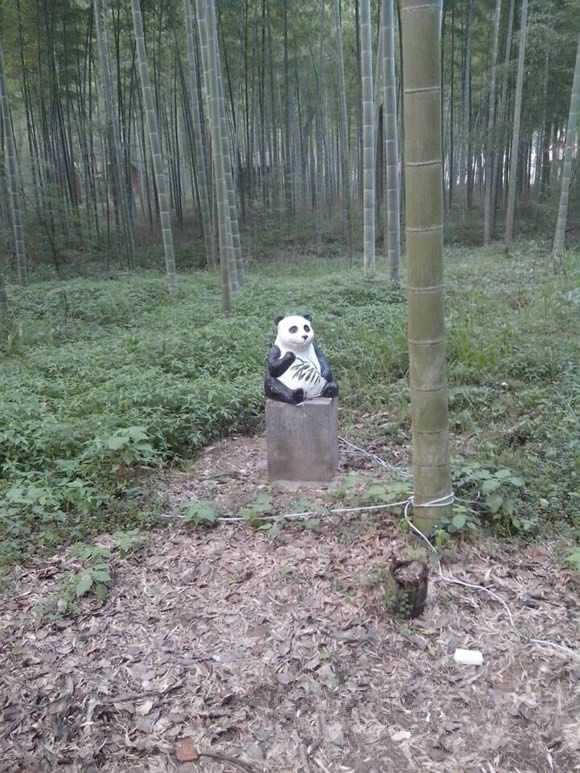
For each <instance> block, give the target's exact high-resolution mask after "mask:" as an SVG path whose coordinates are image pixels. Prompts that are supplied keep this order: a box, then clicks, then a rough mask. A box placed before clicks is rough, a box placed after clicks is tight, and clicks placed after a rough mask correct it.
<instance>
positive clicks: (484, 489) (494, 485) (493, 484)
mask: <svg viewBox="0 0 580 773" xmlns="http://www.w3.org/2000/svg"><path fill="white" fill-rule="evenodd" d="M500 486H501V482H500V481H499V480H496V479H495V478H488V480H484V481H483V483H482V484H481V493H482V494H491V492H492V491H495V490H496V489H498V488H499V487H500Z"/></svg>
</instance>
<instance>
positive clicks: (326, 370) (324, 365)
mask: <svg viewBox="0 0 580 773" xmlns="http://www.w3.org/2000/svg"><path fill="white" fill-rule="evenodd" d="M314 351H315V352H316V356H317V357H318V362H319V363H320V375H321V376H322V378H324V379H326V381H332V373H331V372H330V365H329V364H328V360H327V359H326V357H325V356H324V354H322V352H321V351H320V349H319V348H318V347H317V346H316V345H315V346H314Z"/></svg>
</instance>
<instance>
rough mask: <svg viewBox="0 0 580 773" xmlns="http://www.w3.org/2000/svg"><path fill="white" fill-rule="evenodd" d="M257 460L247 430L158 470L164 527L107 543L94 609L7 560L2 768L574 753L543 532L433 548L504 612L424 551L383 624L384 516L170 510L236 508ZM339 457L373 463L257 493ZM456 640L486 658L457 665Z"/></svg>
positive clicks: (257, 471)
mask: <svg viewBox="0 0 580 773" xmlns="http://www.w3.org/2000/svg"><path fill="white" fill-rule="evenodd" d="M377 450H378V451H380V452H381V453H382V455H383V456H384V457H385V458H389V459H391V460H392V461H393V463H394V464H404V463H406V461H407V460H406V459H404V458H403V457H402V456H401V451H400V449H396V448H390V449H385V448H384V447H383V448H382V449H377ZM398 455H399V456H398ZM265 459H266V449H265V441H264V438H263V437H260V436H258V437H253V438H245V437H234V438H231V439H229V440H228V441H224V442H223V443H220V444H217V445H215V446H213V447H210V448H208V449H206V450H205V452H204V453H203V454H202V455H201V456H200V458H199V459H198V460H197V462H196V464H195V466H194V468H193V470H192V471H191V472H190V473H189V474H187V475H185V474H180V475H178V476H174V477H172V478H171V479H167V480H166V481H165V484H164V487H163V491H162V492H161V493H162V496H163V497H164V500H165V505H166V506H165V515H166V516H168V517H167V518H166V526H165V527H164V528H162V529H159V530H157V531H154V532H152V533H150V534H149V535H148V536H147V540H146V544H145V546H144V548H143V549H142V550H141V551H140V552H139V553H138V554H137V555H135V556H133V557H128V558H125V559H120V558H119V559H117V560H116V561H115V566H114V569H115V572H114V573H115V578H114V585H113V587H112V589H111V592H110V595H109V598H108V600H107V601H106V603H105V604H104V605H103V606H101V605H100V604H99V603H98V602H97V601H96V600H95V599H92V600H91V599H88V598H87V599H83V600H82V603H81V605H80V613H79V614H78V615H77V616H76V617H73V618H66V617H62V618H56V619H54V620H52V621H51V622H46V620H43V619H41V618H40V617H39V614H38V609H39V605H41V604H42V602H43V601H44V600H45V599H47V598H49V597H50V596H51V595H53V594H55V593H57V592H58V589H59V587H60V586H61V584H62V580H63V577H64V576H65V574H66V572H67V571H68V570H69V569H70V567H68V566H67V562H68V561H69V559H68V558H67V557H66V554H63V555H60V556H55V557H54V558H52V559H50V560H43V561H39V562H37V563H35V564H34V565H32V566H27V567H23V568H21V570H20V571H19V572H17V573H16V574H15V576H14V577H13V578H12V581H11V583H10V584H9V586H8V587H7V588H5V589H4V590H3V593H2V597H1V599H0V647H1V654H2V660H1V663H0V722H1V724H0V770H1V771H2V772H3V773H12V771H52V770H56V769H58V770H62V771H79V772H80V771H83V772H84V773H93V772H94V771H100V770H103V771H111V773H117V772H119V773H120V772H121V771H122V772H123V773H129V772H133V771H135V772H136V771H151V772H152V773H153V772H155V773H156V772H157V771H159V772H160V773H161V772H162V771H163V772H165V771H180V772H181V773H186V772H187V771H208V772H210V773H211V772H213V771H215V772H216V773H217V771H238V770H245V771H255V772H256V771H323V773H329V772H332V773H338V772H339V771H344V772H345V773H348V771H361V772H363V771H364V772H365V773H373V771H377V772H378V771H437V772H441V771H450V772H451V771H457V773H459V772H461V773H470V772H471V771H473V772H474V773H475V772H476V771H477V772H479V771H481V772H482V773H483V772H485V773H495V772H496V771H497V773H500V771H501V773H507V772H509V771H513V772H514V773H516V772H518V773H542V772H543V771H558V772H561V773H570V772H571V771H574V770H580V764H579V759H580V755H579V752H580V723H579V722H578V716H579V712H578V709H579V702H578V666H579V660H578V657H577V655H575V654H574V652H573V650H576V652H578V649H577V642H578V629H577V625H578V598H577V594H576V590H577V588H576V587H575V584H574V579H573V577H572V576H571V575H570V574H568V573H567V572H566V571H565V570H563V569H562V568H560V567H559V566H558V565H557V563H556V562H555V561H554V560H553V557H552V555H551V553H550V549H549V547H545V546H541V545H535V546H530V547H527V548H524V549H522V548H518V549H516V548H515V547H511V546H506V545H499V544H498V543H497V542H493V541H489V542H486V541H484V542H480V543H479V544H478V545H477V546H467V545H462V546H460V547H459V548H458V552H457V555H456V557H455V559H454V560H453V561H451V562H449V561H448V562H446V564H445V571H446V572H450V573H452V574H453V576H455V577H457V578H459V579H463V580H465V581H468V582H472V583H477V584H481V585H484V586H486V587H489V588H492V589H493V590H494V592H495V593H497V594H499V595H500V596H501V597H502V598H503V599H504V600H505V602H506V603H507V604H508V605H509V608H510V610H511V612H512V615H513V618H514V623H515V629H514V628H512V627H511V625H510V623H509V620H508V618H507V615H506V612H505V609H503V608H502V606H501V604H498V603H497V602H496V601H494V600H493V599H492V598H490V597H489V596H488V595H487V594H486V593H478V592H477V591H472V590H468V589H465V588H461V587H459V586H453V585H449V584H447V583H445V582H444V581H443V580H442V579H441V578H440V577H439V575H438V574H437V572H435V571H434V570H433V569H432V570H431V571H430V585H429V595H428V601H427V606H426V608H425V612H424V614H423V615H422V617H421V618H420V619H417V620H414V621H409V622H405V621H400V620H394V619H392V618H391V617H390V616H389V615H388V614H387V613H386V611H385V606H384V592H383V590H382V587H381V585H380V584H376V583H373V582H372V581H370V578H372V577H373V573H374V574H375V576H376V573H377V572H380V570H381V569H382V568H384V566H385V565H386V563H387V562H388V560H389V559H390V558H391V557H393V556H396V555H397V553H398V552H399V551H400V549H401V546H402V545H404V544H405V539H407V538H406V537H405V535H404V534H403V533H402V531H401V529H400V528H399V524H400V514H398V513H396V512H395V513H393V512H389V511H385V512H384V513H379V514H378V515H377V514H373V515H372V516H370V517H369V516H368V515H364V514H363V515H361V514H354V515H351V516H348V517H344V516H341V517H337V516H325V517H324V518H322V519H321V526H320V529H319V530H318V531H314V530H312V529H309V528H305V527H304V525H303V524H301V523H299V522H289V523H287V524H285V525H284V527H283V529H282V530H281V532H280V534H279V535H278V536H276V537H273V536H272V535H269V534H267V533H265V532H264V531H259V530H256V529H253V528H251V527H250V526H248V525H247V524H245V523H231V524H230V523H226V524H220V525H219V526H218V527H217V528H214V529H207V530H206V529H196V528H193V527H192V526H188V525H185V524H184V523H183V522H182V521H181V520H180V519H179V518H178V517H173V515H176V514H179V513H180V512H182V511H183V506H184V505H187V503H191V502H193V501H196V500H203V499H207V498H211V499H212V500H214V501H215V502H216V505H217V507H218V509H219V510H220V511H221V512H224V513H234V514H235V513H236V512H238V511H239V509H240V506H241V505H243V504H244V503H247V502H249V501H251V500H252V499H253V498H255V496H256V493H258V492H259V491H269V490H270V488H269V487H268V486H267V481H266V463H265ZM352 468H357V469H358V470H359V472H360V475H361V476H362V477H363V478H364V476H367V480H369V479H371V478H372V476H373V475H374V476H375V477H376V478H377V479H378V480H384V479H385V471H384V469H383V470H379V471H378V472H377V471H376V468H373V467H372V460H369V459H365V458H363V457H360V458H358V459H357V458H353V453H352V449H351V450H350V451H348V452H343V457H342V460H341V469H340V474H339V475H338V478H337V481H336V482H335V484H333V485H332V486H328V487H321V488H320V489H318V490H312V489H304V490H303V491H298V492H292V491H287V490H278V489H275V490H274V498H275V500H276V503H277V510H278V512H290V511H292V506H293V505H294V504H295V502H296V497H297V495H302V496H303V497H307V498H308V500H309V501H311V502H312V501H315V500H317V499H318V500H319V501H321V502H322V501H324V502H326V503H328V502H329V499H330V500H332V496H333V492H335V491H336V490H337V489H338V488H339V487H340V485H341V482H343V481H344V478H345V475H346V473H347V471H348V470H349V469H352ZM286 505H287V507H288V509H285V506H286ZM531 639H538V640H543V641H546V642H553V643H558V644H560V645H561V648H558V647H553V646H550V645H548V644H545V645H539V644H534V643H532V642H531ZM457 647H464V648H467V649H470V648H473V649H478V650H481V651H482V652H483V654H484V664H483V666H481V667H470V666H463V665H459V664H457V663H455V662H454V660H453V654H454V651H455V649H456V648H457Z"/></svg>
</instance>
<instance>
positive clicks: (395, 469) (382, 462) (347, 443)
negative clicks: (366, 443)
mask: <svg viewBox="0 0 580 773" xmlns="http://www.w3.org/2000/svg"><path fill="white" fill-rule="evenodd" d="M338 439H339V440H340V442H341V443H344V445H345V446H348V447H349V448H352V449H353V450H354V451H356V452H357V453H359V454H363V455H364V456H368V457H369V458H370V459H373V460H374V461H375V462H376V463H377V464H379V465H380V466H381V467H385V468H386V469H387V470H391V471H392V472H394V473H396V474H397V475H400V476H401V477H402V478H410V477H411V473H410V472H409V470H404V469H402V468H401V467H396V466H395V465H394V464H389V462H385V460H384V459H381V457H380V456H378V455H377V454H373V453H372V452H371V451H367V450H365V449H364V448H360V446H357V445H355V444H354V443H351V441H350V440H347V439H346V438H345V437H342V435H339V436H338Z"/></svg>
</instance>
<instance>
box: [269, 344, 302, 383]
mask: <svg viewBox="0 0 580 773" xmlns="http://www.w3.org/2000/svg"><path fill="white" fill-rule="evenodd" d="M280 355H281V352H280V349H278V347H277V346H272V347H270V351H269V352H268V373H269V374H270V375H271V376H274V378H279V377H280V376H281V375H282V374H283V373H285V372H286V371H287V370H288V368H289V367H290V365H292V363H293V362H294V360H295V359H296V355H295V354H294V352H286V354H285V355H284V356H283V357H281V356H280Z"/></svg>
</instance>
